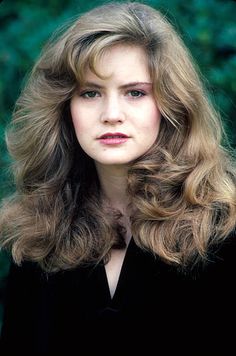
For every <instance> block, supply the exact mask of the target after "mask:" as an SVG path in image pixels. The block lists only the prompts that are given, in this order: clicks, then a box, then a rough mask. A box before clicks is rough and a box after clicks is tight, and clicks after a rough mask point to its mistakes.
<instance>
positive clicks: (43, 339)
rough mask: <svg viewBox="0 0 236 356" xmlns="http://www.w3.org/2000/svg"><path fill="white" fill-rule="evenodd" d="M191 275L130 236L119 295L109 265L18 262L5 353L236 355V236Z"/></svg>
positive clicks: (11, 279)
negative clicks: (52, 267) (57, 266)
mask: <svg viewBox="0 0 236 356" xmlns="http://www.w3.org/2000/svg"><path fill="white" fill-rule="evenodd" d="M209 257H210V262H209V263H208V264H206V265H205V266H201V267H199V268H195V269H194V270H193V271H191V273H182V272H180V271H178V269H176V267H173V266H170V265H168V264H166V263H164V262H162V261H161V260H160V259H159V258H158V257H154V256H153V255H152V254H150V253H148V252H144V251H142V250H141V249H140V248H138V247H137V246H136V245H135V243H134V241H133V239H132V240H131V242H130V244H129V246H128V249H127V253H126V256H125V259H124V263H123V266H122V270H121V274H120V278H119V282H118V285H117V288H116V292H115V294H114V297H113V298H112V299H111V297H110V293H109V287H108V282H107V279H106V273H105V268H104V266H103V265H102V264H100V265H98V266H97V267H78V268H77V269H74V270H70V271H63V272H58V273H56V274H52V275H49V276H47V275H46V273H44V272H42V270H41V269H40V268H39V267H38V266H37V265H36V264H34V263H29V262H27V263H24V264H23V265H22V267H18V266H16V265H14V264H13V265H12V267H11V270H10V274H9V278H8V287H7V298H6V306H5V316H4V323H3V329H2V336H1V348H0V355H1V356H5V355H18V354H20V355H21V354H22V355H31V356H37V355H67V356H71V355H78V356H80V355H81V356H85V355H86V356H87V355H111V356H113V355H145V356H146V355H147V356H149V355H161V356H162V355H175V354H177V355H188V356H193V355H194V356H195V355H199V356H202V355H207V356H208V355H214V356H216V355H222V356H227V355H235V354H236V312H235V310H236V292H235V286H234V284H236V283H235V282H236V278H235V275H236V236H235V235H232V236H231V237H230V238H228V239H227V240H226V241H225V242H224V243H223V244H222V245H221V246H219V248H217V249H216V251H215V254H212V255H211V256H209Z"/></svg>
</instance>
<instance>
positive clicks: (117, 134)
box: [98, 132, 129, 140]
mask: <svg viewBox="0 0 236 356" xmlns="http://www.w3.org/2000/svg"><path fill="white" fill-rule="evenodd" d="M113 138H129V137H128V136H127V135H125V134H123V133H120V132H114V133H111V132H107V133H105V134H103V135H101V136H100V137H99V138H98V139H99V140H101V139H113Z"/></svg>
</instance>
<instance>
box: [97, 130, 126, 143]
mask: <svg viewBox="0 0 236 356" xmlns="http://www.w3.org/2000/svg"><path fill="white" fill-rule="evenodd" d="M128 139H129V136H127V135H125V134H123V133H121V132H113V133H112V132H107V133H105V134H103V135H101V136H100V137H99V138H98V140H99V141H100V142H101V143H102V144H104V145H119V144H122V143H125V142H126V141H127V140H128Z"/></svg>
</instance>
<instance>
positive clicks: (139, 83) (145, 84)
mask: <svg viewBox="0 0 236 356" xmlns="http://www.w3.org/2000/svg"><path fill="white" fill-rule="evenodd" d="M140 85H141V86H151V85H152V83H149V82H130V83H127V84H123V85H120V86H119V89H126V88H132V87H137V86H140ZM82 87H89V88H90V87H91V88H96V89H104V86H102V85H99V84H97V83H93V82H85V83H84V84H83V85H82Z"/></svg>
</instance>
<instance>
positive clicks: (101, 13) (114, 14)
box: [1, 2, 236, 355]
mask: <svg viewBox="0 0 236 356" xmlns="http://www.w3.org/2000/svg"><path fill="white" fill-rule="evenodd" d="M221 141H222V128H221V124H220V120H219V118H218V115H217V114H216V112H215V111H214V109H213V107H212V105H211V104H210V102H209V100H208V99H207V96H206V93H205V92H204V88H203V86H202V84H201V81H200V79H199V75H198V74H197V71H196V69H195V68H194V64H193V60H192V58H191V56H190V55H189V53H188V51H187V49H186V48H185V46H184V44H183V43H182V41H181V39H180V38H179V36H178V35H177V34H176V32H175V30H174V29H173V28H172V26H171V25H170V24H169V23H168V22H167V21H166V19H165V18H164V17H163V16H162V15H161V14H160V13H159V12H158V11H156V10H154V9H152V8H151V7H149V6H146V5H143V4H139V3H135V2H134V3H129V2H128V3H114V4H107V5H104V6H101V7H98V8H96V9H93V10H91V11H90V12H88V13H86V14H84V15H83V16H81V17H80V18H79V19H78V20H77V21H75V23H74V24H73V25H72V26H71V27H69V28H68V30H67V31H66V32H65V33H64V34H62V35H61V36H59V38H57V39H55V40H54V41H52V42H51V43H50V44H48V46H47V47H46V48H45V50H44V52H43V53H42V55H41V57H40V59H39V60H38V62H37V63H36V65H35V67H34V68H33V71H32V74H31V76H30V78H29V80H28V83H27V85H26V87H25V89H24V91H23V93H22V94H21V96H20V98H19V100H18V102H17V105H16V110H15V112H14V117H13V122H12V128H11V130H10V131H9V133H8V139H7V142H8V148H9V152H10V153H11V155H12V157H13V159H14V161H15V170H14V172H15V181H16V188H17V190H16V194H15V195H14V196H13V198H12V199H11V200H10V201H9V202H8V203H6V204H5V206H4V207H3V210H2V216H1V236H2V237H1V239H2V240H1V241H2V246H3V248H6V249H8V250H10V252H11V254H12V258H13V262H12V266H11V270H10V274H9V279H8V288H7V298H6V306H5V316H4V323H3V329H2V338H1V345H2V346H1V347H2V351H1V355H7V354H11V355H12V354H14V353H15V354H16V353H19V352H20V351H22V352H23V353H24V354H25V353H27V354H30V355H38V354H40V355H46V354H53V353H58V354H63V355H71V354H72V353H74V352H76V354H78V355H97V354H100V353H101V352H102V353H103V354H105V355H108V354H109V355H121V354H126V350H130V351H129V354H130V352H132V354H137V353H138V352H141V353H142V354H147V355H149V354H153V353H154V354H156V353H158V352H161V351H160V350H162V352H165V354H168V355H169V354H170V355H172V354H173V353H174V352H175V353H178V352H180V353H181V355H185V354H186V355H200V354H201V355H202V354H204V352H205V354H207V355H211V354H212V355H216V354H217V355H227V354H228V353H227V352H228V350H230V347H232V346H234V345H233V339H231V337H232V335H233V334H232V331H233V330H232V329H231V328H230V327H229V325H228V324H229V323H230V322H231V321H234V320H235V319H234V316H235V297H236V295H235V292H234V288H233V283H232V281H233V277H234V270H235V267H236V258H235V253H236V243H235V232H234V230H235V223H236V221H235V220H236V214H235V166H234V162H233V159H232V157H231V155H230V153H229V152H227V151H226V150H225V149H223V147H222V146H221ZM127 354H128V352H127Z"/></svg>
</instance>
